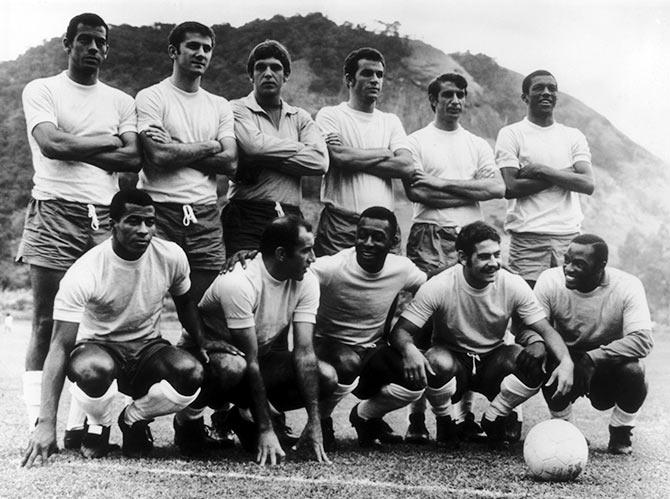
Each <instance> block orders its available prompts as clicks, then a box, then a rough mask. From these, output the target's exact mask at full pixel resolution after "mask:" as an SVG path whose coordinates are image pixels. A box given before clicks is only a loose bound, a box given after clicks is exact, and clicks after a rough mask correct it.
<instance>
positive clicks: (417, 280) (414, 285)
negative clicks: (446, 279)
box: [403, 258, 428, 293]
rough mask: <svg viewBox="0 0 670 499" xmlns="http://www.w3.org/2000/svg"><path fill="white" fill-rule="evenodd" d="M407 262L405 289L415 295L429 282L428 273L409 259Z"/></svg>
mask: <svg viewBox="0 0 670 499" xmlns="http://www.w3.org/2000/svg"><path fill="white" fill-rule="evenodd" d="M406 260H407V278H406V279H405V285H404V286H403V289H404V290H406V291H409V292H410V293H415V292H416V291H417V290H418V289H419V288H420V287H421V286H423V285H424V284H425V283H426V281H427V280H428V276H427V275H426V273H425V272H424V271H423V270H421V269H420V268H419V267H417V266H416V264H415V263H414V262H412V261H411V260H410V259H409V258H406Z"/></svg>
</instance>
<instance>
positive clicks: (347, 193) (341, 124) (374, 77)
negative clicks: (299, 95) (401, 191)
mask: <svg viewBox="0 0 670 499" xmlns="http://www.w3.org/2000/svg"><path fill="white" fill-rule="evenodd" d="M385 70H386V63H385V61H384V56H383V55H382V54H381V53H380V52H379V51H378V50H376V49H373V48H369V47H364V48H360V49H357V50H354V51H353V52H351V53H350V54H349V55H348V56H347V57H346V59H345V61H344V78H345V81H346V84H347V88H348V89H349V100H348V101H347V102H342V103H340V104H339V105H337V106H331V107H324V108H323V109H321V110H320V111H319V112H318V113H317V115H316V123H317V125H319V127H320V128H321V131H322V132H323V134H324V135H325V137H326V144H328V152H329V154H330V168H329V170H328V173H327V174H326V176H325V178H324V181H323V184H322V185H321V202H322V203H324V204H325V206H324V209H323V211H322V212H321V218H320V220H319V228H318V230H317V234H316V245H315V247H314V251H315V253H316V255H317V256H322V255H332V254H334V253H337V252H338V251H340V250H342V249H345V248H350V247H352V246H354V244H355V242H356V224H357V223H358V219H359V215H360V213H362V212H363V210H365V209H366V208H369V207H370V206H383V207H384V208H386V209H388V210H391V211H393V206H394V197H393V184H392V179H393V178H403V179H405V178H409V177H410V175H411V174H412V172H413V171H414V166H413V164H412V159H411V156H410V151H409V144H408V141H407V136H406V135H405V130H404V129H403V126H402V124H401V123H400V120H399V119H398V117H397V116H396V115H394V114H391V113H384V112H381V111H379V110H378V109H376V104H377V99H378V98H379V96H380V95H381V92H382V84H383V83H384V72H385ZM397 244H398V245H399V244H400V240H399V239H398V243H397Z"/></svg>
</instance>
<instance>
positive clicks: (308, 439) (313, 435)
mask: <svg viewBox="0 0 670 499" xmlns="http://www.w3.org/2000/svg"><path fill="white" fill-rule="evenodd" d="M305 446H309V447H310V448H311V450H312V451H313V452H314V455H315V456H316V460H317V461H318V462H320V463H325V464H332V462H331V460H330V459H329V458H328V456H327V455H326V450H325V449H324V448H323V434H322V433H321V422H320V421H319V420H318V419H317V420H316V421H309V420H308V421H307V425H306V426H305V429H304V430H302V434H301V435H300V438H299V439H298V442H297V443H296V444H295V446H294V447H293V450H298V449H300V448H303V447H305Z"/></svg>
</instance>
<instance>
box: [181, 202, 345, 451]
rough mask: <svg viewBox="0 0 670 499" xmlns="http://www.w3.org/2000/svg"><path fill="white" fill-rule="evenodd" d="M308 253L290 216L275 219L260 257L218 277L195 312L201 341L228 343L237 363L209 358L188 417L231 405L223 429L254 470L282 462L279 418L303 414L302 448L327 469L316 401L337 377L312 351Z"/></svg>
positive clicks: (313, 290)
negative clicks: (202, 333) (256, 466)
mask: <svg viewBox="0 0 670 499" xmlns="http://www.w3.org/2000/svg"><path fill="white" fill-rule="evenodd" d="M313 248H314V236H313V235H312V232H311V227H310V225H309V224H308V223H306V222H305V221H303V220H301V219H300V218H298V217H296V216H292V215H291V216H286V217H280V218H277V219H275V220H273V221H272V222H271V223H270V224H268V226H267V227H266V228H265V230H264V232H263V234H262V236H261V243H260V251H261V252H260V254H259V255H257V256H256V257H255V258H254V259H253V260H251V261H250V262H249V263H248V264H247V266H246V268H243V267H242V265H238V266H236V267H235V268H234V270H233V271H232V272H228V273H226V274H221V275H219V276H218V277H217V278H216V280H215V281H214V282H213V283H212V285H211V286H210V287H209V289H208V290H207V291H206V292H205V294H204V296H203V298H202V300H201V301H200V305H199V308H200V312H201V315H202V317H203V321H204V323H205V328H206V334H207V335H208V336H210V335H211V336H215V337H219V338H225V339H226V340H229V341H230V342H231V343H232V344H233V345H235V346H236V347H237V348H239V350H240V351H241V352H242V353H243V355H244V357H240V356H239V355H235V354H231V353H211V355H210V362H209V365H208V366H207V371H206V375H205V382H204V386H203V394H202V396H201V397H199V399H198V400H197V401H196V402H195V404H194V407H192V408H189V411H190V410H193V411H197V410H198V409H197V408H198V407H202V406H204V405H210V406H212V407H214V408H218V407H221V406H223V405H224V404H225V403H226V402H227V401H234V402H235V404H236V406H237V407H235V408H233V409H232V410H231V411H230V413H229V414H228V417H227V424H229V425H230V427H232V429H233V430H234V431H235V433H236V434H237V436H238V438H239V439H240V442H241V444H242V446H243V447H244V448H245V449H247V450H248V451H250V452H253V453H255V455H256V460H257V461H258V462H259V463H260V464H264V463H265V462H269V463H271V464H275V463H276V462H277V461H279V460H281V459H282V458H283V457H284V455H285V452H284V450H283V449H282V445H283V446H284V447H287V446H289V445H292V444H293V443H295V441H291V440H290V439H289V438H288V435H287V433H286V431H285V425H284V422H283V420H282V419H283V416H282V414H281V412H280V411H289V410H294V409H298V408H300V407H305V409H306V410H307V426H306V427H305V430H304V432H303V437H302V439H303V441H305V442H307V441H308V442H309V443H310V444H311V447H312V450H313V452H314V454H315V456H316V459H317V460H318V461H324V462H329V460H328V457H327V455H326V453H325V451H324V448H323V442H322V434H321V424H320V420H319V405H318V401H319V396H321V397H328V396H329V395H330V394H331V393H332V391H333V390H334V389H335V386H336V383H337V375H336V373H335V370H334V369H333V368H332V367H331V366H330V365H328V364H326V363H325V362H320V361H318V360H317V358H316V355H315V353H314V347H313V344H312V337H313V335H314V323H315V319H316V311H317V308H318V306H319V284H318V282H317V280H316V277H315V276H314V275H313V274H312V273H311V272H309V271H308V268H309V266H310V264H311V263H312V262H313V261H314V251H313ZM290 329H292V331H293V333H292V334H293V350H292V351H291V350H289V348H288V341H287V340H288V333H289V330H290ZM247 408H248V409H247ZM185 412H187V411H185ZM181 416H182V415H181V414H180V418H181Z"/></svg>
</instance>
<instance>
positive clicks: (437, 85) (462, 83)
mask: <svg viewBox="0 0 670 499" xmlns="http://www.w3.org/2000/svg"><path fill="white" fill-rule="evenodd" d="M448 81H450V82H451V83H453V84H454V85H456V87H457V88H460V89H461V90H463V91H464V92H465V95H468V81H467V80H466V79H465V77H464V76H462V75H459V74H458V73H444V74H441V75H440V76H438V77H437V78H435V79H434V80H433V81H431V82H430V84H429V85H428V100H429V101H430V108H431V109H432V110H433V111H435V105H434V104H433V101H436V100H437V96H438V95H439V94H440V90H442V84H443V83H446V82H448Z"/></svg>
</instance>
